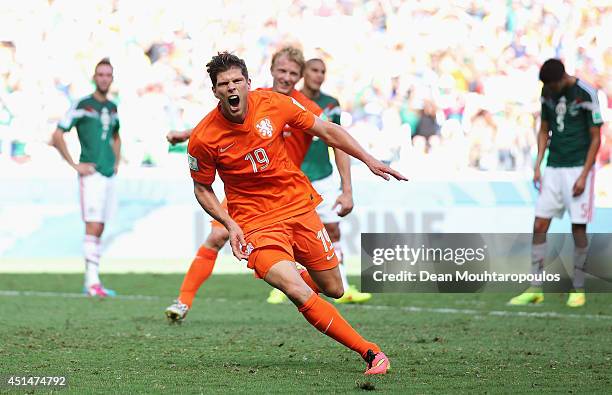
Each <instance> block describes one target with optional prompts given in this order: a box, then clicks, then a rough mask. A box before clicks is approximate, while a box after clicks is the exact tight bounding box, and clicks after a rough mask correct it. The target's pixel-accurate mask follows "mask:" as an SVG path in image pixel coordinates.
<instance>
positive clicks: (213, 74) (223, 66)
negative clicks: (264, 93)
mask: <svg viewBox="0 0 612 395" xmlns="http://www.w3.org/2000/svg"><path fill="white" fill-rule="evenodd" d="M232 67H237V68H239V69H240V71H241V72H242V75H243V76H244V78H246V80H247V81H248V80H249V71H248V70H247V67H246V63H245V62H244V60H242V59H240V58H239V57H238V56H236V55H234V54H231V53H229V52H227V51H224V52H217V54H216V55H215V56H213V57H212V59H211V60H210V62H208V63H207V64H206V72H207V73H208V75H209V76H210V81H211V82H212V84H213V87H214V86H217V74H219V73H223V72H224V71H227V70H229V69H231V68H232Z"/></svg>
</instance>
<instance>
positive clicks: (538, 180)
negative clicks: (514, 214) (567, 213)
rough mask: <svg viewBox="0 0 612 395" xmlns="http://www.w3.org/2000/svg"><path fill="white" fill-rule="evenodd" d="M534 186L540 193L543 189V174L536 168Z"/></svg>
mask: <svg viewBox="0 0 612 395" xmlns="http://www.w3.org/2000/svg"><path fill="white" fill-rule="evenodd" d="M533 186H534V187H535V189H537V190H538V192H540V190H541V189H542V174H541V173H540V167H536V168H535V169H534V170H533Z"/></svg>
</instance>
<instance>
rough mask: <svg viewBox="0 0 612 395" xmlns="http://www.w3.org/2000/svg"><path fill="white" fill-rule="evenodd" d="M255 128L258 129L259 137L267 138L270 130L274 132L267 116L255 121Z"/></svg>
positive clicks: (270, 133) (269, 135)
mask: <svg viewBox="0 0 612 395" xmlns="http://www.w3.org/2000/svg"><path fill="white" fill-rule="evenodd" d="M255 127H256V128H257V130H259V134H260V135H261V137H263V138H265V139H267V138H270V137H272V132H274V127H273V126H272V122H270V120H269V119H268V118H264V119H262V120H261V121H259V122H257V125H255Z"/></svg>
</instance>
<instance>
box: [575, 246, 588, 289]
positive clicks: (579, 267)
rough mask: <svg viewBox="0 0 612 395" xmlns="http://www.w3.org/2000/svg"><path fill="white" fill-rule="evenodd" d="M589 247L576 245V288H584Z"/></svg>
mask: <svg viewBox="0 0 612 395" xmlns="http://www.w3.org/2000/svg"><path fill="white" fill-rule="evenodd" d="M588 251H589V247H584V248H580V247H576V246H574V281H573V286H574V289H584V264H585V262H586V257H587V253H588Z"/></svg>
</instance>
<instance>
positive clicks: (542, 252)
mask: <svg viewBox="0 0 612 395" xmlns="http://www.w3.org/2000/svg"><path fill="white" fill-rule="evenodd" d="M546 251H547V246H546V242H544V243H542V244H533V245H532V246H531V274H534V275H536V278H534V280H533V281H532V282H531V286H532V287H537V288H541V287H542V272H543V270H544V258H546Z"/></svg>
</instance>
